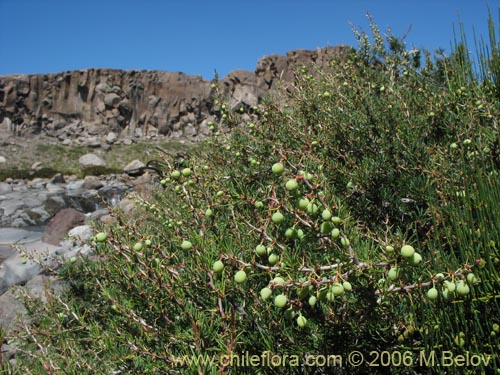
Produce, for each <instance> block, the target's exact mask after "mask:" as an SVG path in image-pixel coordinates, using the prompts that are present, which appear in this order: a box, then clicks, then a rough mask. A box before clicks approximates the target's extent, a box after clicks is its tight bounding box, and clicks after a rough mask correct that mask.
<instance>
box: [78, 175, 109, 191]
mask: <svg viewBox="0 0 500 375" xmlns="http://www.w3.org/2000/svg"><path fill="white" fill-rule="evenodd" d="M103 186H104V184H103V183H102V181H101V180H99V178H97V177H96V176H86V177H85V179H84V180H83V184H82V185H81V188H82V189H86V190H97V189H100V188H102V187H103Z"/></svg>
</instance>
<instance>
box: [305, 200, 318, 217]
mask: <svg viewBox="0 0 500 375" xmlns="http://www.w3.org/2000/svg"><path fill="white" fill-rule="evenodd" d="M318 210H319V208H318V205H317V204H316V203H309V204H308V205H307V207H306V212H307V213H308V214H309V215H316V214H317V213H318Z"/></svg>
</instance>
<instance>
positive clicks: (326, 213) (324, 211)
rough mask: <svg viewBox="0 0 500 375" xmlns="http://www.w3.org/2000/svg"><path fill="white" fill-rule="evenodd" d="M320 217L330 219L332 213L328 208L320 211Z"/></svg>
mask: <svg viewBox="0 0 500 375" xmlns="http://www.w3.org/2000/svg"><path fill="white" fill-rule="evenodd" d="M321 217H322V218H323V220H330V219H331V218H332V213H331V212H330V210H328V209H326V210H323V212H322V213H321Z"/></svg>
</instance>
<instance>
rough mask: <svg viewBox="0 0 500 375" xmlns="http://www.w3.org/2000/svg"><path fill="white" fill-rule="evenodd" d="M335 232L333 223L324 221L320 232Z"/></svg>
mask: <svg viewBox="0 0 500 375" xmlns="http://www.w3.org/2000/svg"><path fill="white" fill-rule="evenodd" d="M332 230H333V224H332V222H331V221H323V222H322V223H321V226H320V231H321V233H323V234H327V233H330V232H331V231H332Z"/></svg>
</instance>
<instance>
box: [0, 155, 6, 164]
mask: <svg viewBox="0 0 500 375" xmlns="http://www.w3.org/2000/svg"><path fill="white" fill-rule="evenodd" d="M3 163H7V159H5V157H4V156H0V164H3Z"/></svg>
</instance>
